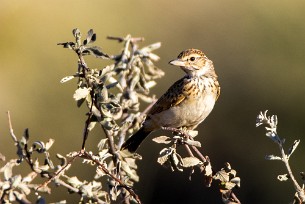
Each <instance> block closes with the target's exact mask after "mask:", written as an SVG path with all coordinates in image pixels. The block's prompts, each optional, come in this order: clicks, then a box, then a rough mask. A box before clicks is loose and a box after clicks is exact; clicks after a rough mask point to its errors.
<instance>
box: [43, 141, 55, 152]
mask: <svg viewBox="0 0 305 204" xmlns="http://www.w3.org/2000/svg"><path fill="white" fill-rule="evenodd" d="M54 142H55V140H54V139H52V138H50V139H49V141H48V142H47V143H46V147H45V148H46V150H47V151H48V150H49V149H50V148H51V147H52V145H53V144H54Z"/></svg>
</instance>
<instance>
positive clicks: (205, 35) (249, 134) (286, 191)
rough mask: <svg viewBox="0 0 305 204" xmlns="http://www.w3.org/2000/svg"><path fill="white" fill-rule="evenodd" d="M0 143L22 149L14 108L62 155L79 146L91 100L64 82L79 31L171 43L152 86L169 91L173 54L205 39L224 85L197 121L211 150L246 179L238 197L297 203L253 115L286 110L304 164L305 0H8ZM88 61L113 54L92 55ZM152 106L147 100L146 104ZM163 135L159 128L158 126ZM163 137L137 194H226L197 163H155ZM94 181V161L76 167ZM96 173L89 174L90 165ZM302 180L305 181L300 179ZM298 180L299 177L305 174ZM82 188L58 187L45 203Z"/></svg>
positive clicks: (152, 197)
mask: <svg viewBox="0 0 305 204" xmlns="http://www.w3.org/2000/svg"><path fill="white" fill-rule="evenodd" d="M0 3H1V6H0V25H1V28H0V39H1V41H0V53H1V54H0V70H1V80H0V94H1V101H0V152H1V153H2V154H5V155H6V156H7V158H8V159H9V158H12V157H13V156H14V153H15V147H14V145H13V142H12V140H11V138H10V136H9V130H8V122H7V117H6V111H7V110H10V111H11V115H12V121H13V126H14V130H15V133H16V134H17V135H18V136H21V135H22V133H23V131H24V128H29V129H30V135H31V138H32V140H36V139H37V140H38V139H39V140H45V141H46V140H47V139H48V138H54V139H55V141H56V142H55V145H54V147H53V152H54V153H55V152H61V153H62V154H63V155H64V154H66V153H68V152H70V151H73V150H78V149H79V148H80V146H81V141H82V131H83V125H84V120H85V112H86V109H82V108H81V109H79V108H77V107H76V105H75V102H74V100H73V98H72V95H73V92H74V89H75V87H76V84H75V83H74V82H75V81H72V82H69V83H66V84H60V83H59V81H60V79H61V78H63V77H64V76H66V75H70V74H72V73H74V72H75V71H76V56H75V55H74V53H72V52H69V51H68V50H66V49H63V48H61V47H60V46H57V45H56V44H57V43H58V42H66V41H71V40H73V36H72V34H71V31H72V29H73V28H76V27H77V28H79V29H80V30H81V31H82V32H83V33H86V32H87V31H88V30H89V29H90V28H93V29H94V31H95V32H96V33H97V37H98V38H97V43H96V44H97V45H99V46H101V47H103V50H104V51H105V52H106V53H109V54H115V53H119V52H120V49H121V46H120V45H119V44H118V43H117V42H114V41H109V40H106V36H108V35H113V36H126V35H127V34H131V35H133V36H141V37H145V39H146V41H145V42H144V43H142V44H143V46H144V45H148V44H150V43H153V42H158V41H160V42H162V47H161V49H159V50H158V51H156V53H157V54H158V55H159V56H160V57H161V60H160V61H159V62H158V63H157V66H158V67H160V68H162V69H163V70H164V71H165V73H166V76H165V77H164V78H162V79H160V80H159V81H158V82H159V83H158V86H157V87H155V88H154V89H153V92H154V93H155V94H156V95H157V96H160V95H161V94H162V93H163V92H164V91H165V90H166V89H167V88H168V87H169V86H170V85H171V84H172V83H173V82H174V81H176V80H177V79H178V78H180V77H182V75H183V72H182V71H180V70H179V71H177V69H176V68H175V67H173V66H169V65H168V61H170V60H171V59H173V58H175V57H176V56H177V55H178V54H179V52H180V51H182V50H184V49H186V48H199V49H202V50H203V51H204V52H205V53H206V54H207V56H208V57H209V58H210V59H212V60H213V61H214V64H215V67H216V71H217V73H218V75H219V81H220V84H221V87H222V90H221V91H222V92H221V96H220V98H219V101H218V102H217V104H216V107H215V109H214V110H213V112H212V114H211V115H210V116H209V117H208V119H207V120H206V121H205V122H204V123H203V124H201V125H200V135H201V141H202V143H203V147H204V150H203V151H204V153H205V154H206V155H209V156H210V159H211V161H212V164H213V167H214V168H215V169H220V168H221V167H222V166H223V164H224V163H225V162H227V161H228V162H230V163H231V165H232V167H233V168H235V169H236V170H237V172H238V175H239V176H240V177H241V182H242V183H241V188H240V189H237V190H236V191H235V192H236V195H237V196H238V198H239V199H240V200H241V201H242V202H243V203H253V204H255V203H288V202H290V201H291V200H292V198H293V193H294V189H293V186H292V184H291V183H290V182H279V181H277V179H276V176H277V175H278V174H283V173H285V168H284V165H283V164H282V163H281V162H278V161H266V160H264V156H265V155H266V154H279V151H278V148H277V146H276V145H275V144H274V143H273V142H272V141H271V140H269V139H268V138H267V137H265V136H264V133H265V131H264V129H263V128H255V120H256V116H257V114H258V113H259V111H261V110H266V109H268V110H269V112H270V113H272V114H277V115H278V117H279V129H278V131H279V133H280V135H281V136H282V137H285V138H286V145H287V148H288V147H289V146H290V144H292V142H293V141H294V140H295V139H301V143H300V146H299V148H298V149H297V151H296V152H295V154H294V156H293V157H292V158H291V165H292V169H293V171H294V172H295V174H296V177H297V178H298V179H299V176H298V172H300V171H304V170H305V163H304V154H305V143H304V141H305V140H304V139H305V121H304V115H305V107H304V103H305V89H304V85H305V21H304V18H305V2H304V1H302V0H292V1H291V0H289V1H288V0H283V1H272V0H269V1H264V0H253V1H243V0H231V1H226V0H219V1H212V0H204V1H199V0H198V1H195V0H189V1H184V0H176V1H163V0H154V1H139V0H130V1H117V0H112V1H97V0H96V1H78V0H77V1H75V0H73V1H72V0H66V1H60V0H53V1H38V0H37V1H33V0H29V1H18V0H1V1H0ZM88 62H89V66H91V67H96V68H102V67H103V66H105V65H106V64H107V63H108V62H107V61H101V60H98V59H90V60H89V61H88ZM142 108H144V107H142ZM158 134H160V132H159V133H156V135H158ZM102 137H104V136H103V135H102V133H101V131H99V130H96V131H95V132H94V133H93V134H91V135H90V137H89V140H88V142H87V150H88V149H92V150H96V144H97V142H98V141H99V140H100V139H101V138H102ZM160 149H161V146H160V145H156V144H154V143H153V142H152V141H151V140H150V139H148V140H147V141H145V143H144V144H143V145H142V146H141V148H140V150H139V153H140V154H143V157H144V159H143V161H141V162H140V163H139V168H140V171H139V172H140V176H141V180H140V182H139V183H138V184H136V189H137V193H139V195H140V196H141V198H142V200H143V202H144V203H147V204H148V203H164V204H165V203H222V202H221V200H220V197H219V194H218V192H217V190H216V189H217V188H215V187H212V188H205V187H204V186H203V182H202V177H201V176H200V174H199V173H198V172H197V173H196V174H195V175H194V176H193V179H192V180H191V181H189V180H188V173H184V174H182V173H177V172H174V173H172V172H170V170H169V169H165V168H163V167H160V166H159V165H158V164H157V163H156V159H157V155H158V152H159V151H160ZM79 171H81V172H82V173H81V176H80V178H81V179H86V178H87V179H88V178H90V176H91V175H93V174H94V169H87V168H86V169H81V170H80V169H73V168H72V169H71V174H79ZM86 171H87V172H86ZM299 181H300V179H299ZM300 182H301V181H300ZM76 198H78V196H70V195H68V194H67V193H66V191H63V190H61V191H59V190H56V189H55V191H54V194H53V196H52V197H49V198H48V202H54V201H58V200H62V199H67V200H68V201H69V203H73V202H75V199H76Z"/></svg>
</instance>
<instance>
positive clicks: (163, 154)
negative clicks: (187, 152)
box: [157, 148, 173, 165]
mask: <svg viewBox="0 0 305 204" xmlns="http://www.w3.org/2000/svg"><path fill="white" fill-rule="evenodd" d="M172 152H173V149H172V148H164V149H162V150H161V151H160V153H159V157H158V160H157V162H158V163H159V164H161V165H163V164H164V163H165V162H166V161H167V160H168V159H169V156H170V155H171V154H172Z"/></svg>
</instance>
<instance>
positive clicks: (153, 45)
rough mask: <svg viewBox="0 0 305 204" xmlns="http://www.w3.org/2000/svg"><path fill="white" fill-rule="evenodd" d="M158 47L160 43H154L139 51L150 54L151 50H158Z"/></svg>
mask: <svg viewBox="0 0 305 204" xmlns="http://www.w3.org/2000/svg"><path fill="white" fill-rule="evenodd" d="M160 47H161V42H156V43H153V44H150V45H148V46H146V47H143V48H142V49H141V51H142V52H151V51H153V50H156V49H159V48H160Z"/></svg>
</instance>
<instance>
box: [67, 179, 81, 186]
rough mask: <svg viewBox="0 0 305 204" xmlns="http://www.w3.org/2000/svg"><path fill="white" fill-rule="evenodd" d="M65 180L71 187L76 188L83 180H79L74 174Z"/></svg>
mask: <svg viewBox="0 0 305 204" xmlns="http://www.w3.org/2000/svg"><path fill="white" fill-rule="evenodd" d="M67 182H68V183H69V184H71V185H72V186H73V187H75V188H78V187H80V186H81V185H83V182H81V181H80V180H78V178H77V177H76V176H73V177H71V178H68V179H67Z"/></svg>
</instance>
